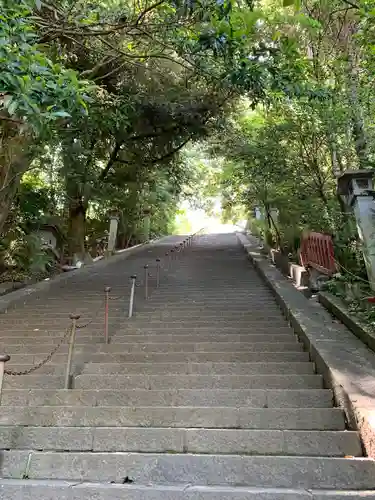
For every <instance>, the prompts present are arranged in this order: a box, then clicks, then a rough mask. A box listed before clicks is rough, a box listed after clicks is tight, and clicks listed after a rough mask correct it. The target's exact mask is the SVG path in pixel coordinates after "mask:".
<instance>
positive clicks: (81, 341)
mask: <svg viewBox="0 0 375 500" xmlns="http://www.w3.org/2000/svg"><path fill="white" fill-rule="evenodd" d="M62 335H63V334H62ZM62 335H60V336H56V337H52V336H50V335H48V336H47V335H38V334H37V333H34V334H33V335H32V334H30V335H29V336H27V337H25V336H23V337H17V336H15V335H12V334H10V335H8V336H7V338H0V349H3V348H10V347H11V346H16V345H27V346H32V345H36V344H43V345H44V344H47V345H52V344H58V343H60V341H61V337H62ZM285 337H286V336H285ZM267 338H268V337H267ZM104 341H105V339H104V333H103V334H102V335H85V336H81V335H79V334H78V335H77V340H76V345H86V344H96V343H100V342H104Z"/></svg>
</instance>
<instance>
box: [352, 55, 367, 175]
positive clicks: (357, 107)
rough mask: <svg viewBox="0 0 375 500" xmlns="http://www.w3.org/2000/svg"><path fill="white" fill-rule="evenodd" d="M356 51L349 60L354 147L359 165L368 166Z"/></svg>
mask: <svg viewBox="0 0 375 500" xmlns="http://www.w3.org/2000/svg"><path fill="white" fill-rule="evenodd" d="M353 52H354V51H349V54H348V61H349V82H348V85H349V92H348V95H349V102H350V108H351V112H352V124H353V129H352V130H353V132H352V133H353V140H354V147H355V151H356V153H357V157H358V162H359V167H360V168H366V167H368V165H369V157H368V141H367V136H366V130H365V121H364V118H363V110H362V104H361V100H360V97H359V95H358V89H359V68H358V62H357V59H358V56H357V55H356V54H355V53H353Z"/></svg>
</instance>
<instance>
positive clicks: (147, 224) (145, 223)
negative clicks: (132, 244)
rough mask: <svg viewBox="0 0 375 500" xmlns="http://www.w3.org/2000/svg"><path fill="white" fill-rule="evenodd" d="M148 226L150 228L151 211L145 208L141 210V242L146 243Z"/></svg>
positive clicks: (148, 237)
mask: <svg viewBox="0 0 375 500" xmlns="http://www.w3.org/2000/svg"><path fill="white" fill-rule="evenodd" d="M150 228H151V212H150V210H148V209H146V210H144V211H143V243H146V242H147V241H149V239H150Z"/></svg>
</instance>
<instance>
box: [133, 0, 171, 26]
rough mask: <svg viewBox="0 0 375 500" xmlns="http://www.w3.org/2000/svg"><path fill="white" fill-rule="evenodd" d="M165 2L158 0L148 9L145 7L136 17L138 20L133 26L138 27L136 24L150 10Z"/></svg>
mask: <svg viewBox="0 0 375 500" xmlns="http://www.w3.org/2000/svg"><path fill="white" fill-rule="evenodd" d="M164 2H165V0H159V1H158V2H156V3H154V4H153V5H150V7H147V8H146V9H145V10H144V11H143V12H141V13H140V14H139V16H138V19H137V20H136V22H135V25H136V26H138V24H139V23H140V22H141V21H142V19H143V18H144V17H145V16H146V14H148V13H149V12H151V11H152V10H154V9H156V8H157V7H159V5H162V4H163V3H164Z"/></svg>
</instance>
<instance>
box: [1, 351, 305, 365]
mask: <svg viewBox="0 0 375 500" xmlns="http://www.w3.org/2000/svg"><path fill="white" fill-rule="evenodd" d="M44 358H45V356H44V355H42V354H41V355H36V354H12V357H11V360H10V362H9V366H12V365H16V364H33V365H34V364H37V363H39V362H40V361H42V360H43V359H44ZM66 361H67V353H64V354H59V353H57V354H55V355H54V356H53V358H52V362H53V363H55V364H60V363H63V364H66ZM91 361H92V362H94V363H102V362H103V354H95V353H93V354H91V353H76V352H74V358H73V362H74V363H76V364H78V365H80V364H81V363H84V362H86V363H89V362H91ZM105 361H107V362H109V361H110V362H114V363H133V362H135V363H145V362H147V363H148V362H150V363H151V362H152V363H164V362H165V363H184V362H196V363H211V362H212V363H215V362H217V363H221V362H227V363H231V362H237V361H238V362H245V363H246V362H268V361H269V362H297V361H298V362H302V361H309V353H308V352H302V351H295V352H237V353H233V352H216V353H211V352H201V353H178V352H176V353H165V354H163V353H147V352H145V353H133V354H131V353H122V354H115V353H108V354H107V355H106V356H105Z"/></svg>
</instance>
